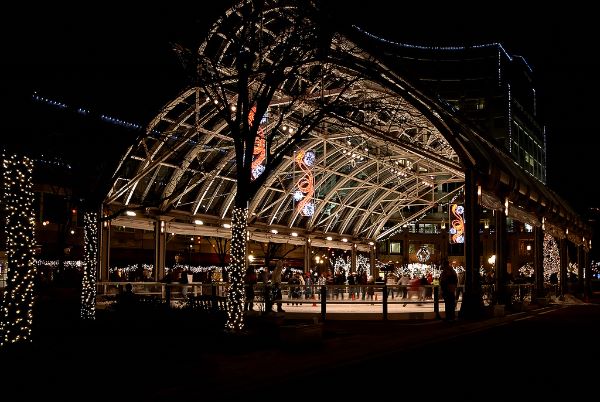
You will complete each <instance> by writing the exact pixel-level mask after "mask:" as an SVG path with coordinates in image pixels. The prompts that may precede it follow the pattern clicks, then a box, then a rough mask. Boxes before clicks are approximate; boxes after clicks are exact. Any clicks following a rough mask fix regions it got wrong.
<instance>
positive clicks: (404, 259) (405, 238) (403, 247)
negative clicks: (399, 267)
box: [402, 232, 410, 265]
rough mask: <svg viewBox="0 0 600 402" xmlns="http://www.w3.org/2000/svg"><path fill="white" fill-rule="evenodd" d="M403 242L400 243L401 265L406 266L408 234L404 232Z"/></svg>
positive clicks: (407, 259) (407, 260)
mask: <svg viewBox="0 0 600 402" xmlns="http://www.w3.org/2000/svg"><path fill="white" fill-rule="evenodd" d="M403 239H404V242H403V243H402V264H403V265H408V263H409V262H410V260H409V255H408V233H407V232H404V236H403Z"/></svg>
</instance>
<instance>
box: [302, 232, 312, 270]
mask: <svg viewBox="0 0 600 402" xmlns="http://www.w3.org/2000/svg"><path fill="white" fill-rule="evenodd" d="M311 254H312V253H311V247H310V237H307V238H306V241H305V242H304V272H310V264H311Z"/></svg>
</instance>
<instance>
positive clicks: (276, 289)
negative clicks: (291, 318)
mask: <svg viewBox="0 0 600 402" xmlns="http://www.w3.org/2000/svg"><path fill="white" fill-rule="evenodd" d="M282 271H283V260H279V261H277V265H276V266H275V270H273V273H272V274H271V285H272V286H273V301H275V300H277V312H278V313H285V310H284V309H283V308H282V307H281V297H282V295H281V273H282Z"/></svg>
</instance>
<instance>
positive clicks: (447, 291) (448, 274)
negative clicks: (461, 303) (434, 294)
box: [440, 260, 458, 321]
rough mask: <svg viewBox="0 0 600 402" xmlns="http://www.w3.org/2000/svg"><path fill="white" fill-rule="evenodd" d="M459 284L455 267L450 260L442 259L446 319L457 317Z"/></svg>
mask: <svg viewBox="0 0 600 402" xmlns="http://www.w3.org/2000/svg"><path fill="white" fill-rule="evenodd" d="M457 284H458V276H457V275H456V271H454V268H452V267H451V266H450V264H449V263H448V260H444V261H442V273H441V274H440V289H441V290H442V297H443V298H444V311H445V313H446V321H454V320H455V319H456V285H457Z"/></svg>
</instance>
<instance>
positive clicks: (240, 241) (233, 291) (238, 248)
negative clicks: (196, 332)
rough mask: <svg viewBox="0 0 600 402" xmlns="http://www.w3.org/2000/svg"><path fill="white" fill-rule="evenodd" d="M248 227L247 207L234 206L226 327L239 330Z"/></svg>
mask: <svg viewBox="0 0 600 402" xmlns="http://www.w3.org/2000/svg"><path fill="white" fill-rule="evenodd" d="M247 227H248V208H240V207H238V206H235V207H234V208H233V211H232V214H231V264H230V265H229V266H228V267H227V271H228V273H229V292H228V293H227V322H226V323H225V327H226V329H229V330H231V331H236V332H237V331H241V330H243V329H244V298H245V293H244V280H243V278H244V271H245V269H246V231H247Z"/></svg>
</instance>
